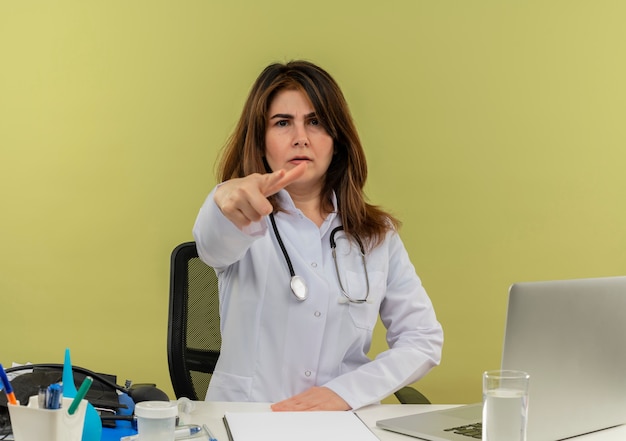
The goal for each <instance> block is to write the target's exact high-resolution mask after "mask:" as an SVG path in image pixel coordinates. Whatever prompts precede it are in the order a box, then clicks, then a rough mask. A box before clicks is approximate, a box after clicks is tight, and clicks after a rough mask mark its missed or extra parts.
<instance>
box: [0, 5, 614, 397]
mask: <svg viewBox="0 0 626 441" xmlns="http://www.w3.org/2000/svg"><path fill="white" fill-rule="evenodd" d="M625 17H626V3H624V2H622V1H620V0H615V1H609V0H597V1H581V0H560V1H551V0H541V1H506V0H476V1H421V0H390V1H375V2H374V1H372V2H363V1H360V0H344V1H327V0H320V1H317V2H313V3H308V2H304V3H303V2H291V3H284V2H278V1H273V0H272V1H258V2H257V1H252V0H250V1H241V0H240V1H232V0H231V1H228V2H221V1H211V0H202V1H200V0H184V1H163V0H153V1H146V0H132V1H128V0H124V1H120V0H112V1H79V0H75V1H69V0H66V1H63V0H59V1H54V2H52V1H47V0H44V1H28V0H24V1H10V0H6V1H2V2H1V3H0V204H1V207H2V208H1V210H2V211H1V213H0V295H1V296H2V306H1V308H0V313H1V314H2V316H3V335H4V338H2V342H1V343H0V362H2V363H3V364H4V365H5V366H10V364H11V363H12V362H19V363H23V362H29V361H30V362H61V361H62V357H63V351H64V349H65V348H66V347H70V348H71V350H72V356H73V361H74V363H75V364H78V365H81V366H84V367H88V368H91V369H94V370H98V371H101V372H108V373H114V374H117V375H118V376H119V378H120V380H119V382H120V383H123V381H124V379H132V380H134V381H135V382H155V383H157V385H158V386H159V387H161V388H162V389H164V390H166V392H168V393H169V394H170V395H171V396H172V397H173V393H172V389H171V385H170V381H169V374H168V367H167V356H166V331H167V302H168V284H169V256H170V252H171V250H172V249H173V248H174V247H175V246H176V245H177V244H178V243H180V242H184V241H187V240H190V239H191V238H192V237H191V228H192V224H193V221H194V219H195V216H196V213H197V211H198V208H199V207H200V205H201V203H202V202H203V200H204V198H205V197H206V195H207V194H208V192H209V191H210V189H211V188H212V186H213V185H214V184H215V178H214V163H215V158H216V155H217V153H218V151H219V149H220V148H221V146H222V145H223V144H224V142H225V140H226V138H227V136H228V135H229V133H230V132H231V130H232V129H233V127H234V124H235V121H236V119H237V118H238V116H239V112H240V110H241V107H242V105H243V101H244V99H245V96H246V94H247V92H248V90H249V88H250V86H251V84H252V82H253V80H254V79H255V78H256V76H257V75H258V73H259V72H260V71H261V69H262V68H263V67H265V66H266V65H267V64H269V63H271V62H274V61H287V60H290V59H295V58H304V59H308V60H311V61H313V62H316V63H318V64H320V65H321V66H323V67H324V68H326V69H327V70H328V71H329V72H331V74H333V75H334V77H335V78H336V79H337V81H338V82H339V83H340V85H341V86H342V88H343V90H344V92H345V95H346V97H347V99H348V101H349V103H350V105H351V109H352V111H353V114H354V118H355V120H356V123H357V125H358V127H359V130H360V133H361V136H362V140H363V143H364V145H365V148H366V150H367V155H368V158H369V167H370V176H369V181H368V185H367V192H368V196H369V198H370V200H371V201H372V202H374V203H376V204H380V205H382V206H384V207H385V208H387V209H389V210H391V211H392V212H394V213H395V214H396V215H397V216H398V217H400V218H401V220H402V221H403V228H402V230H401V234H402V237H403V239H404V241H405V244H406V247H407V248H408V250H409V252H410V255H411V257H412V260H413V263H414V264H415V266H416V268H417V271H418V274H419V275H420V276H421V278H422V280H423V283H424V285H425V287H426V289H427V290H428V292H429V294H430V296H431V298H432V300H433V302H434V305H435V307H436V310H437V313H438V317H439V319H440V321H441V322H442V324H443V327H444V330H445V338H446V341H445V345H444V353H443V360H442V363H441V365H440V366H439V367H437V368H435V369H434V370H433V371H432V372H431V373H430V374H429V375H428V376H427V377H425V378H424V379H423V380H422V381H420V382H419V383H418V384H417V386H418V387H419V388H420V390H422V391H423V392H424V393H425V394H426V395H428V396H429V397H430V398H431V400H432V401H433V402H436V403H465V402H472V401H478V400H480V387H481V386H480V376H481V373H482V371H483V370H486V369H491V368H495V367H497V366H498V365H499V360H500V354H501V346H502V336H503V330H504V322H505V313H506V301H507V290H508V287H509V285H510V284H511V283H513V282H515V281H522V280H546V279H558V278H579V277H596V276H610V275H619V274H623V273H624V267H625V264H626V254H625V249H626V234H625V230H626V228H625V225H626V208H625V205H624V190H625V189H626V174H625V173H624V164H625V161H626V149H625V144H626V124H625V123H624V116H625V114H626V81H624V78H626V58H625V54H626V51H625V50H624V42H625V41H626V27H625V26H624V25H623V24H624V19H625ZM581 326H584V324H582V323H581ZM374 343H375V344H374V347H373V349H372V351H373V353H376V352H379V351H381V350H383V349H384V347H385V340H384V333H383V332H382V330H378V331H377V334H376V339H375V342H374ZM365 386H366V385H364V387H365Z"/></svg>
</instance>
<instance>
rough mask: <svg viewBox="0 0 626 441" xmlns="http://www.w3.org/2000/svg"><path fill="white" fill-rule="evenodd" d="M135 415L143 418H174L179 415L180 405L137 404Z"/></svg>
mask: <svg viewBox="0 0 626 441" xmlns="http://www.w3.org/2000/svg"><path fill="white" fill-rule="evenodd" d="M135 415H136V416H137V417H141V418H153V419H160V418H173V417H175V416H177V415H178V404H177V403H176V402H170V401H142V402H140V403H137V404H135Z"/></svg>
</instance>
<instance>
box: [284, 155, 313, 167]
mask: <svg viewBox="0 0 626 441" xmlns="http://www.w3.org/2000/svg"><path fill="white" fill-rule="evenodd" d="M309 161H311V159H310V158H307V157H306V156H296V157H294V158H291V159H290V160H289V163H291V164H295V165H298V164H301V163H303V162H309Z"/></svg>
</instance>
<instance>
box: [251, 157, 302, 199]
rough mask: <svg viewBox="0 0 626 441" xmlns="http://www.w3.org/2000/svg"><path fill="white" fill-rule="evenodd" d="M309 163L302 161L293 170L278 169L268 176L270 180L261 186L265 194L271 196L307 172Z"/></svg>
mask: <svg viewBox="0 0 626 441" xmlns="http://www.w3.org/2000/svg"><path fill="white" fill-rule="evenodd" d="M306 168H307V164H306V163H301V164H298V165H297V166H295V167H294V168H292V169H291V170H288V171H286V170H278V171H276V172H274V173H271V174H270V175H266V176H267V177H268V181H267V182H266V183H265V185H263V186H262V187H261V191H262V192H263V195H264V196H271V195H273V194H274V193H278V192H279V191H280V190H282V189H283V188H285V187H286V186H288V185H289V184H291V183H292V182H293V181H295V180H296V179H298V178H299V177H300V176H302V175H303V174H304V173H305V172H306Z"/></svg>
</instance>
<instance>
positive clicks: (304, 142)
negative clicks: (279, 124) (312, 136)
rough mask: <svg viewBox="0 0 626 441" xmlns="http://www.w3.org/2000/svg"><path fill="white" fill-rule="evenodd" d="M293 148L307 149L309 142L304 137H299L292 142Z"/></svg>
mask: <svg viewBox="0 0 626 441" xmlns="http://www.w3.org/2000/svg"><path fill="white" fill-rule="evenodd" d="M293 146H294V147H308V146H309V140H308V139H307V138H306V137H299V138H296V140H295V141H294V142H293Z"/></svg>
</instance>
